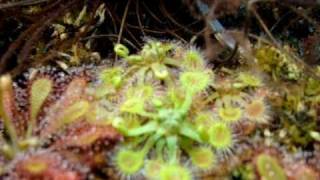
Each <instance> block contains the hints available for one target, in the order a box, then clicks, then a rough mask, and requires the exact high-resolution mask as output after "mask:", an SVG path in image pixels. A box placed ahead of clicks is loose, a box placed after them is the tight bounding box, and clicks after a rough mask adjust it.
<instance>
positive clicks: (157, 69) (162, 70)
mask: <svg viewBox="0 0 320 180" xmlns="http://www.w3.org/2000/svg"><path fill="white" fill-rule="evenodd" d="M151 68H152V71H153V72H154V75H155V76H156V77H157V78H159V79H165V78H166V77H168V75H169V72H168V69H167V67H166V66H165V65H164V64H160V63H153V64H152V65H151Z"/></svg>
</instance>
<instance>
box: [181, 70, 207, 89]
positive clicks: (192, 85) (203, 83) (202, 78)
mask: <svg viewBox="0 0 320 180" xmlns="http://www.w3.org/2000/svg"><path fill="white" fill-rule="evenodd" d="M180 82H181V85H182V87H183V89H185V90H186V91H188V92H191V93H198V92H200V91H203V90H205V89H206V88H207V87H208V86H209V85H210V83H211V77H210V73H209V72H207V71H190V72H184V73H182V74H181V75H180Z"/></svg>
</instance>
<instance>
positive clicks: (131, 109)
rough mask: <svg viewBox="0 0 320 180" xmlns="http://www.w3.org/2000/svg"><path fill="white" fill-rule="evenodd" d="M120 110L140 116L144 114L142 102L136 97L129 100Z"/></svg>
mask: <svg viewBox="0 0 320 180" xmlns="http://www.w3.org/2000/svg"><path fill="white" fill-rule="evenodd" d="M120 110H121V111H122V112H128V113H133V114H140V113H142V112H144V101H143V100H142V99H140V98H138V97H132V98H129V99H127V100H126V101H125V102H124V103H123V104H122V106H121V108H120Z"/></svg>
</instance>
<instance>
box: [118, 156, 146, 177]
mask: <svg viewBox="0 0 320 180" xmlns="http://www.w3.org/2000/svg"><path fill="white" fill-rule="evenodd" d="M143 163H144V154H143V153H142V152H136V151H133V150H120V152H118V154H117V155H116V165H117V168H118V170H119V171H120V172H121V173H123V174H126V175H133V174H135V173H137V172H138V171H139V170H140V169H141V168H142V166H143Z"/></svg>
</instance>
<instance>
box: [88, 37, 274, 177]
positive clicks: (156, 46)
mask: <svg viewBox="0 0 320 180" xmlns="http://www.w3.org/2000/svg"><path fill="white" fill-rule="evenodd" d="M114 50H115V52H116V54H117V55H118V56H119V57H121V58H123V62H121V63H119V64H116V65H115V66H113V67H107V68H102V70H101V71H100V72H99V74H98V77H99V78H98V80H97V82H96V83H93V85H92V90H91V93H92V94H93V96H94V97H95V100H94V101H96V103H97V104H98V107H99V106H100V107H99V112H100V113H97V114H105V117H104V118H103V119H105V120H107V121H108V122H109V123H111V124H112V126H113V127H115V128H116V129H117V130H118V131H119V132H120V133H121V134H122V135H123V136H124V142H123V143H122V144H121V145H120V146H119V148H118V151H116V152H115V154H114V155H113V156H114V157H113V161H114V166H115V168H116V169H117V171H119V173H120V174H121V175H123V176H124V177H127V176H128V177H135V176H139V175H143V176H145V177H147V178H150V179H163V180H165V179H181V178H182V179H186V180H187V179H192V178H193V176H194V175H195V174H196V173H195V172H206V171H210V170H212V169H214V168H215V167H217V166H218V165H219V161H220V160H222V159H225V158H228V156H230V155H232V151H233V148H234V147H235V146H236V145H237V138H239V137H240V136H241V134H240V133H237V132H238V131H239V127H240V126H241V124H243V123H251V124H253V125H257V124H264V123H268V120H269V116H270V114H269V113H270V109H269V106H268V102H267V101H266V99H265V95H263V93H259V91H261V90H262V89H263V87H264V82H263V79H262V78H260V77H259V76H256V75H255V74H254V72H250V71H249V72H248V71H244V70H243V69H239V70H237V71H236V75H235V74H231V73H228V72H223V70H219V69H218V70H215V71H213V70H212V68H211V67H210V65H209V63H208V62H207V61H206V60H205V59H204V58H203V56H202V54H201V52H200V51H198V50H197V49H196V48H193V47H187V46H186V45H183V44H179V43H174V42H160V41H156V40H149V41H147V42H146V44H145V45H144V46H143V48H142V50H141V51H140V52H139V53H137V54H130V53H129V50H128V49H127V48H126V47H125V46H123V45H121V44H117V45H116V46H115V48H114ZM218 72H219V73H218ZM229 72H230V71H229ZM222 74H223V75H222ZM102 111H103V112H104V113H101V112H102ZM97 119H99V117H97ZM100 119H101V118H100ZM187 162H191V163H190V164H191V165H187Z"/></svg>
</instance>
